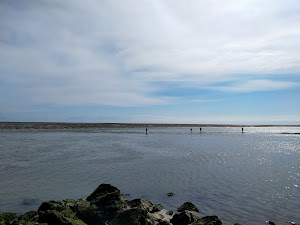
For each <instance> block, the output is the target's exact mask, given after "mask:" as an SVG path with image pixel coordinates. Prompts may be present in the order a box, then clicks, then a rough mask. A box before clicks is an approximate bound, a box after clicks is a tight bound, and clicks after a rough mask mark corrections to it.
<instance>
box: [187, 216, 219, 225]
mask: <svg viewBox="0 0 300 225" xmlns="http://www.w3.org/2000/svg"><path fill="white" fill-rule="evenodd" d="M191 225H222V222H221V220H220V219H219V218H218V217H217V216H205V217H203V218H201V219H199V220H197V221H195V222H194V223H192V224H191Z"/></svg>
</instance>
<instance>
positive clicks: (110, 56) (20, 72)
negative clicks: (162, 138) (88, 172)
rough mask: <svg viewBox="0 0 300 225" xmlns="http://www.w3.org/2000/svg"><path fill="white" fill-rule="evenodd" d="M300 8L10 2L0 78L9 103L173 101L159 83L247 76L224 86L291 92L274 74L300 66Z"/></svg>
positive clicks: (3, 21) (0, 33)
mask: <svg viewBox="0 0 300 225" xmlns="http://www.w3.org/2000/svg"><path fill="white" fill-rule="evenodd" d="M299 10H300V4H299V1H298V0H287V1H281V0H276V1H271V0H267V1H264V2H263V3H262V2H261V1H246V0H244V1H230V0H226V1H208V0H204V1H196V0H195V1H168V0H164V1H162V0H152V1H149V0H129V1H126V2H124V1H116V0H115V1H96V0H87V1H79V0H75V1H70V0H67V1H50V0H49V1H48V0H42V1H38V2H34V3H33V2H26V1H24V2H23V3H19V2H17V1H8V0H4V1H2V2H1V3H0V50H1V51H0V72H1V73H0V79H1V80H2V81H4V83H9V84H10V85H11V86H12V88H14V91H15V92H16V94H14V95H13V96H12V97H11V98H7V99H1V103H2V104H3V103H4V102H6V103H7V104H8V102H10V103H11V102H14V101H15V102H18V103H19V102H23V103H24V102H28V104H37V103H55V104H105V105H123V106H125V105H148V104H150V105H154V104H165V103H167V102H170V100H171V101H174V99H170V98H166V97H163V96H156V95H154V93H156V91H158V90H159V87H157V86H155V85H153V84H152V83H151V82H153V81H157V82H160V81H168V82H174V81H184V82H185V83H190V84H194V83H197V84H202V85H204V86H206V85H207V84H214V83H216V82H220V81H234V82H237V81H238V80H239V79H240V76H243V74H247V76H249V74H251V77H250V78H249V79H250V80H249V81H246V82H244V83H241V84H239V85H235V83H233V84H232V85H231V86H229V87H224V88H223V90H232V91H242V92H245V91H250V90H251V91H261V90H281V89H287V88H292V87H295V86H297V85H298V84H294V83H292V82H278V81H272V76H273V75H275V76H276V74H281V73H282V72H284V73H295V74H299V72H300V42H299V40H300V14H299ZM260 74H268V76H270V79H269V80H262V78H260ZM199 86H201V85H199Z"/></svg>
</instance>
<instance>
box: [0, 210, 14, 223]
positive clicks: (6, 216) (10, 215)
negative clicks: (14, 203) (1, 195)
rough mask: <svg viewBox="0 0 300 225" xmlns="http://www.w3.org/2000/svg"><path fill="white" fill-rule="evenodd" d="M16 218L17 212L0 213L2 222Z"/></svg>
mask: <svg viewBox="0 0 300 225" xmlns="http://www.w3.org/2000/svg"><path fill="white" fill-rule="evenodd" d="M16 219H17V214H16V213H10V212H3V213H0V222H1V221H2V222H1V223H3V221H4V222H5V223H10V222H12V221H13V220H16ZM1 223H0V224H1Z"/></svg>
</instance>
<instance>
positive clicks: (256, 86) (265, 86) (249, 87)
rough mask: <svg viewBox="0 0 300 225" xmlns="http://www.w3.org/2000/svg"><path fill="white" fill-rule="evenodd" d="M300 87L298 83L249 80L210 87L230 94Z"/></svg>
mask: <svg viewBox="0 0 300 225" xmlns="http://www.w3.org/2000/svg"><path fill="white" fill-rule="evenodd" d="M296 87H300V83H296V82H288V81H273V80H250V81H246V82H241V83H234V84H231V85H229V86H222V87H211V88H212V89H215V90H220V91H231V92H257V91H276V90H285V89H291V88H296Z"/></svg>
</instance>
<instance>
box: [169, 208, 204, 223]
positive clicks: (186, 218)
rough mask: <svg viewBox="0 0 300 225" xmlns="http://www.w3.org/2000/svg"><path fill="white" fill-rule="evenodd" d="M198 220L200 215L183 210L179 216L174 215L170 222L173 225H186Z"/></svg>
mask: <svg viewBox="0 0 300 225" xmlns="http://www.w3.org/2000/svg"><path fill="white" fill-rule="evenodd" d="M198 219H200V215H199V213H198V212H195V211H188V210H185V211H183V212H180V213H179V214H175V215H174V216H173V218H172V219H171V220H170V222H171V223H172V224H173V225H188V224H190V223H193V222H195V221H197V220H198Z"/></svg>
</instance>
